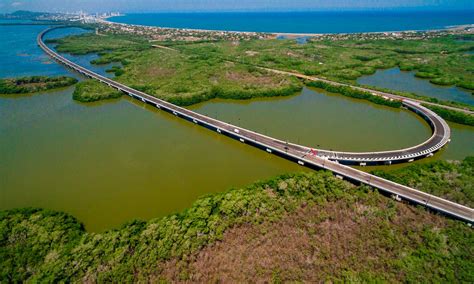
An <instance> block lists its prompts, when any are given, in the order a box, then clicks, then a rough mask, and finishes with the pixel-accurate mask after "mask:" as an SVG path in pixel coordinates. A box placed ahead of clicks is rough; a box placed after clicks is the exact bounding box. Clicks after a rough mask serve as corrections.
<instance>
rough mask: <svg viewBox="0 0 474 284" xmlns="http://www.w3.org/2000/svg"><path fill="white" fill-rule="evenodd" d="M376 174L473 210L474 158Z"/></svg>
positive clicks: (438, 162)
mask: <svg viewBox="0 0 474 284" xmlns="http://www.w3.org/2000/svg"><path fill="white" fill-rule="evenodd" d="M373 174H375V175H377V176H380V177H382V178H385V179H389V180H392V181H394V182H396V183H400V184H405V185H408V186H411V187H415V188H420V189H422V190H423V191H425V192H428V193H431V194H434V195H436V196H439V197H442V198H446V199H448V200H451V201H454V202H457V203H460V204H463V205H466V206H468V207H471V208H473V207H474V157H467V158H466V159H464V161H462V162H458V161H454V162H450V161H436V162H431V163H422V164H415V165H410V166H408V167H405V168H401V169H397V170H395V171H390V172H386V171H375V172H373Z"/></svg>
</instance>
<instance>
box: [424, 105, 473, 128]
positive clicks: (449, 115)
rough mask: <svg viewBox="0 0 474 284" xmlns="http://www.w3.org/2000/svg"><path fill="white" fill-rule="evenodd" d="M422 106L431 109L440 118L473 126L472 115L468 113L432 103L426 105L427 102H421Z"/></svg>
mask: <svg viewBox="0 0 474 284" xmlns="http://www.w3.org/2000/svg"><path fill="white" fill-rule="evenodd" d="M423 106H424V107H426V108H429V109H431V110H432V111H434V112H436V113H437V114H438V115H439V116H441V117H442V118H444V119H446V120H448V121H452V122H456V123H460V124H465V125H470V126H474V116H473V115H470V114H466V113H464V112H461V111H456V110H451V109H445V108H442V107H437V106H433V105H428V104H423Z"/></svg>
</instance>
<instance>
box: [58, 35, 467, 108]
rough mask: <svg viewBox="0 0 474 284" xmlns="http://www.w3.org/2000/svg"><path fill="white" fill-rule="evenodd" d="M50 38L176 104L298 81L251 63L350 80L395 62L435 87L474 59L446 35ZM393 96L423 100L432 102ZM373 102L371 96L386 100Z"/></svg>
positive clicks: (288, 86)
mask: <svg viewBox="0 0 474 284" xmlns="http://www.w3.org/2000/svg"><path fill="white" fill-rule="evenodd" d="M54 41H55V42H58V43H59V45H58V47H57V48H58V50H59V51H61V52H70V53H79V54H84V53H90V52H99V53H100V55H101V57H100V58H99V59H96V60H94V61H93V63H95V64H105V63H110V62H121V63H122V64H123V66H124V68H123V71H119V74H120V79H119V80H120V81H121V82H123V83H128V84H132V85H134V86H135V87H137V88H139V89H141V90H146V91H147V92H149V93H151V94H152V95H155V96H157V97H159V98H161V99H165V100H168V101H170V102H175V103H178V104H181V105H189V104H193V103H196V102H201V101H204V100H208V99H212V98H215V97H220V98H250V97H257V96H272V95H287V94H291V93H292V92H294V90H297V89H298V88H300V86H301V84H300V83H299V82H297V81H295V80H292V79H290V78H285V76H280V75H275V74H268V73H266V72H265V71H262V70H257V69H256V68H255V67H252V66H262V67H268V68H275V69H280V70H286V71H294V72H299V73H303V74H306V75H316V76H318V77H322V78H328V79H331V80H335V81H340V82H346V83H350V84H355V83H356V82H355V80H356V79H357V78H358V77H360V76H362V75H366V74H372V73H374V72H375V71H376V70H377V69H383V68H391V67H396V66H398V67H399V68H400V69H402V70H414V71H416V74H417V76H418V77H423V78H427V79H430V81H431V82H432V83H434V84H439V85H446V86H447V85H454V84H456V85H457V86H460V87H463V88H468V89H472V88H474V86H473V85H472V84H473V83H472V82H474V76H473V73H472V72H471V71H469V70H474V60H473V57H472V56H468V55H466V53H465V52H466V50H471V49H472V48H474V43H472V42H467V41H466V42H459V41H458V40H457V38H455V37H452V36H445V37H441V38H434V39H426V40H396V39H393V40H389V39H365V40H354V39H346V40H310V41H309V42H308V43H307V44H297V43H295V42H294V41H293V40H249V41H240V42H235V41H234V42H230V41H218V42H206V41H200V42H186V43H183V42H156V44H158V45H162V46H168V47H171V48H173V49H175V50H177V51H178V52H176V51H173V50H165V49H159V48H153V47H152V44H151V43H149V42H146V41H144V40H143V39H141V38H139V37H135V36H130V35H119V34H106V35H93V34H88V35H81V36H72V37H67V38H64V39H60V40H54ZM141 74H144V76H143V78H142V77H141V76H140V75H141ZM137 80H138V81H139V82H138V83H137V82H136V81H137ZM398 93H399V94H400V95H402V96H405V95H406V96H408V97H416V98H417V99H421V100H426V101H429V102H434V100H436V99H433V98H428V97H423V96H419V95H416V94H407V93H405V92H398ZM379 99H381V98H378V99H377V98H375V99H373V100H374V102H375V103H382V104H385V102H383V101H382V100H379ZM436 103H439V104H446V105H450V106H457V107H463V108H464V107H466V106H464V105H462V104H459V103H454V102H444V101H439V100H436ZM395 104H396V103H395ZM389 105H390V103H389Z"/></svg>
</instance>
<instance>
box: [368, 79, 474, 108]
mask: <svg viewBox="0 0 474 284" xmlns="http://www.w3.org/2000/svg"><path fill="white" fill-rule="evenodd" d="M360 86H361V87H364V88H369V89H372V90H376V91H381V92H386V93H391V94H395V95H399V96H402V97H407V98H412V99H417V100H423V101H427V102H430V103H436V104H441V105H446V106H452V107H456V108H461V109H465V110H473V111H474V106H472V105H468V104H464V103H460V102H453V101H440V100H439V99H437V98H428V97H423V96H420V95H417V94H415V93H410V92H402V91H394V90H390V89H386V88H380V87H375V86H366V85H360Z"/></svg>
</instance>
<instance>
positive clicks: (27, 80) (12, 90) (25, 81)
mask: <svg viewBox="0 0 474 284" xmlns="http://www.w3.org/2000/svg"><path fill="white" fill-rule="evenodd" d="M76 83H77V79H75V78H71V77H66V76H60V77H46V76H30V77H22V78H12V79H0V94H8V95H10V94H29V93H37V92H42V91H47V90H52V89H57V88H63V87H68V86H71V85H74V84H76Z"/></svg>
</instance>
